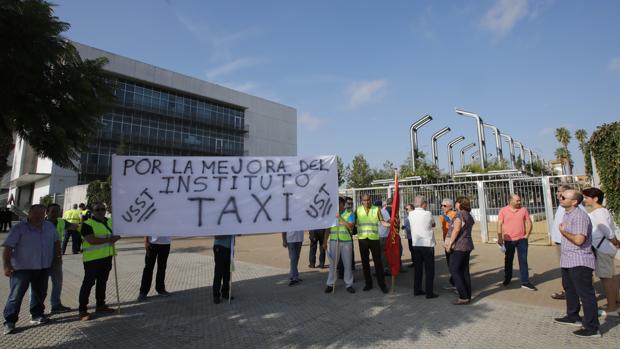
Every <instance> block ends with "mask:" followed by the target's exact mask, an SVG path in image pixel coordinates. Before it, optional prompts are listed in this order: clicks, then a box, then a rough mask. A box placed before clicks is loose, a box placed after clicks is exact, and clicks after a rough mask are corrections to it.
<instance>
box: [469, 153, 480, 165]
mask: <svg viewBox="0 0 620 349" xmlns="http://www.w3.org/2000/svg"><path fill="white" fill-rule="evenodd" d="M478 154H480V150H476V151H475V152H473V153H472V154H471V162H472V163H473V162H474V160H475V159H476V157H477V156H478Z"/></svg>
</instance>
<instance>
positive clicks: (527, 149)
mask: <svg viewBox="0 0 620 349" xmlns="http://www.w3.org/2000/svg"><path fill="white" fill-rule="evenodd" d="M525 151H526V152H527V153H528V155H529V156H530V171H531V173H534V158H533V157H532V154H533V153H532V149H529V148H525Z"/></svg>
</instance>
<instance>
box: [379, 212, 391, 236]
mask: <svg viewBox="0 0 620 349" xmlns="http://www.w3.org/2000/svg"><path fill="white" fill-rule="evenodd" d="M381 216H382V217H383V221H384V222H386V223H390V221H391V220H392V217H391V216H390V213H389V212H388V210H387V209H385V208H382V209H381ZM388 235H390V227H386V226H384V225H383V224H382V223H381V222H379V237H380V238H386V237H388Z"/></svg>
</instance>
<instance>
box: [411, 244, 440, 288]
mask: <svg viewBox="0 0 620 349" xmlns="http://www.w3.org/2000/svg"><path fill="white" fill-rule="evenodd" d="M413 256H414V257H413V258H414V259H415V264H414V267H413V273H414V275H413V292H414V293H418V294H419V293H422V292H426V294H427V295H431V294H433V281H434V279H435V248H434V247H423V246H413ZM422 272H424V277H425V281H426V282H425V285H426V287H425V289H424V290H422Z"/></svg>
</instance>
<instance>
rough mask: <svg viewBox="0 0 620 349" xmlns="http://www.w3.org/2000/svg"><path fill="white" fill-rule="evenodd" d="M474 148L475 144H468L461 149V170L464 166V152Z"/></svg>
mask: <svg viewBox="0 0 620 349" xmlns="http://www.w3.org/2000/svg"><path fill="white" fill-rule="evenodd" d="M475 146H476V143H469V144H468V145H466V146H464V147H463V148H461V170H462V169H463V167H464V166H465V152H466V151H468V150H469V149H471V148H473V147H475Z"/></svg>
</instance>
